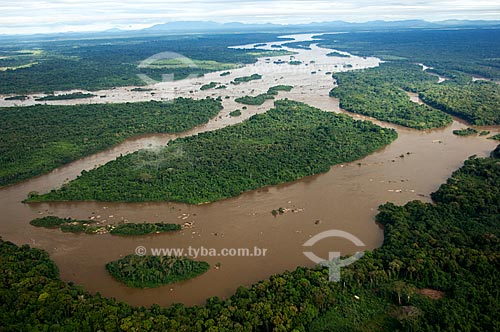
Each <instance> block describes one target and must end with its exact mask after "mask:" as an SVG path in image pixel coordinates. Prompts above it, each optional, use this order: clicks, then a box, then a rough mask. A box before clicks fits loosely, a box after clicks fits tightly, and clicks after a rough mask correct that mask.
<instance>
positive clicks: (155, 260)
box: [106, 255, 210, 288]
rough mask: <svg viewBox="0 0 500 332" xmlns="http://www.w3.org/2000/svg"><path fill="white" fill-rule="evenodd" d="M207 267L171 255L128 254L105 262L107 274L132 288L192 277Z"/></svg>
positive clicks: (152, 286)
mask: <svg viewBox="0 0 500 332" xmlns="http://www.w3.org/2000/svg"><path fill="white" fill-rule="evenodd" d="M209 269H210V264H208V263H207V262H199V261H193V260H191V259H188V258H186V257H171V256H137V255H128V256H125V257H123V258H120V259H119V260H116V261H113V262H110V263H108V264H106V270H107V271H108V272H109V274H111V275H112V276H113V277H114V278H116V279H117V280H119V281H121V282H123V283H124V284H125V285H127V286H129V287H134V288H155V287H159V286H162V285H166V284H171V283H175V282H179V281H183V280H188V279H192V278H195V277H197V276H199V275H201V274H203V273H205V272H206V271H208V270H209Z"/></svg>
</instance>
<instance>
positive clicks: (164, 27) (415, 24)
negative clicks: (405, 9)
mask: <svg viewBox="0 0 500 332" xmlns="http://www.w3.org/2000/svg"><path fill="white" fill-rule="evenodd" d="M481 27H482V28H484V27H487V28H500V20H496V21H481V20H476V21H468V20H447V21H441V22H427V21H424V20H404V21H380V20H379V21H370V22H363V23H352V22H345V21H328V22H312V23H308V24H288V25H286V24H273V23H265V24H247V23H240V22H230V23H218V22H213V21H176V22H168V23H163V24H157V25H154V26H152V27H149V28H145V29H142V30H120V29H118V28H112V29H109V30H106V31H87V32H66V33H53V34H32V35H0V43H2V42H8V41H11V40H19V39H26V37H29V39H32V40H43V39H45V38H48V37H50V38H57V39H67V38H100V37H105V36H113V37H130V36H134V37H139V36H143V35H157V34H162V35H163V34H180V33H238V32H242V33H243V32H246V33H252V32H260V33H264V32H272V33H301V32H332V31H342V32H352V31H366V30H375V31H384V30H395V29H399V30H402V29H449V28H481Z"/></svg>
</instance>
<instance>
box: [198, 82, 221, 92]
mask: <svg viewBox="0 0 500 332" xmlns="http://www.w3.org/2000/svg"><path fill="white" fill-rule="evenodd" d="M217 84H219V83H217V82H210V83H208V84H204V85H202V86H201V88H200V90H201V91H203V90H208V89H213V88H215V87H216V86H217Z"/></svg>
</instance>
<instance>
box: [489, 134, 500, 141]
mask: <svg viewBox="0 0 500 332" xmlns="http://www.w3.org/2000/svg"><path fill="white" fill-rule="evenodd" d="M488 139H493V140H496V141H500V134H498V135H495V136H491V137H488Z"/></svg>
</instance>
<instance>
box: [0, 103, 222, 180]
mask: <svg viewBox="0 0 500 332" xmlns="http://www.w3.org/2000/svg"><path fill="white" fill-rule="evenodd" d="M221 109H222V105H221V103H220V102H219V101H217V100H214V99H203V100H193V99H185V98H179V99H176V100H174V101H173V102H170V103H162V102H142V103H125V104H100V105H75V106H47V105H36V106H29V107H8V108H0V132H2V140H1V141H0V151H1V153H0V185H7V184H11V183H15V182H18V181H21V180H24V179H28V178H30V177H33V176H36V175H40V174H42V173H44V172H47V171H50V170H52V169H54V168H56V167H58V166H61V165H63V164H65V163H68V162H70V161H73V160H76V159H78V158H81V157H83V156H87V155H89V154H92V153H95V152H98V151H102V150H104V149H106V148H109V147H110V146H113V145H115V144H118V143H120V142H122V141H123V140H125V139H126V138H129V137H132V136H135V135H140V134H147V133H169V132H181V131H185V130H188V129H190V128H193V127H195V126H197V125H200V124H202V123H206V122H208V120H209V119H210V118H212V117H214V116H215V115H217V114H218V113H219V111H220V110H221Z"/></svg>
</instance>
